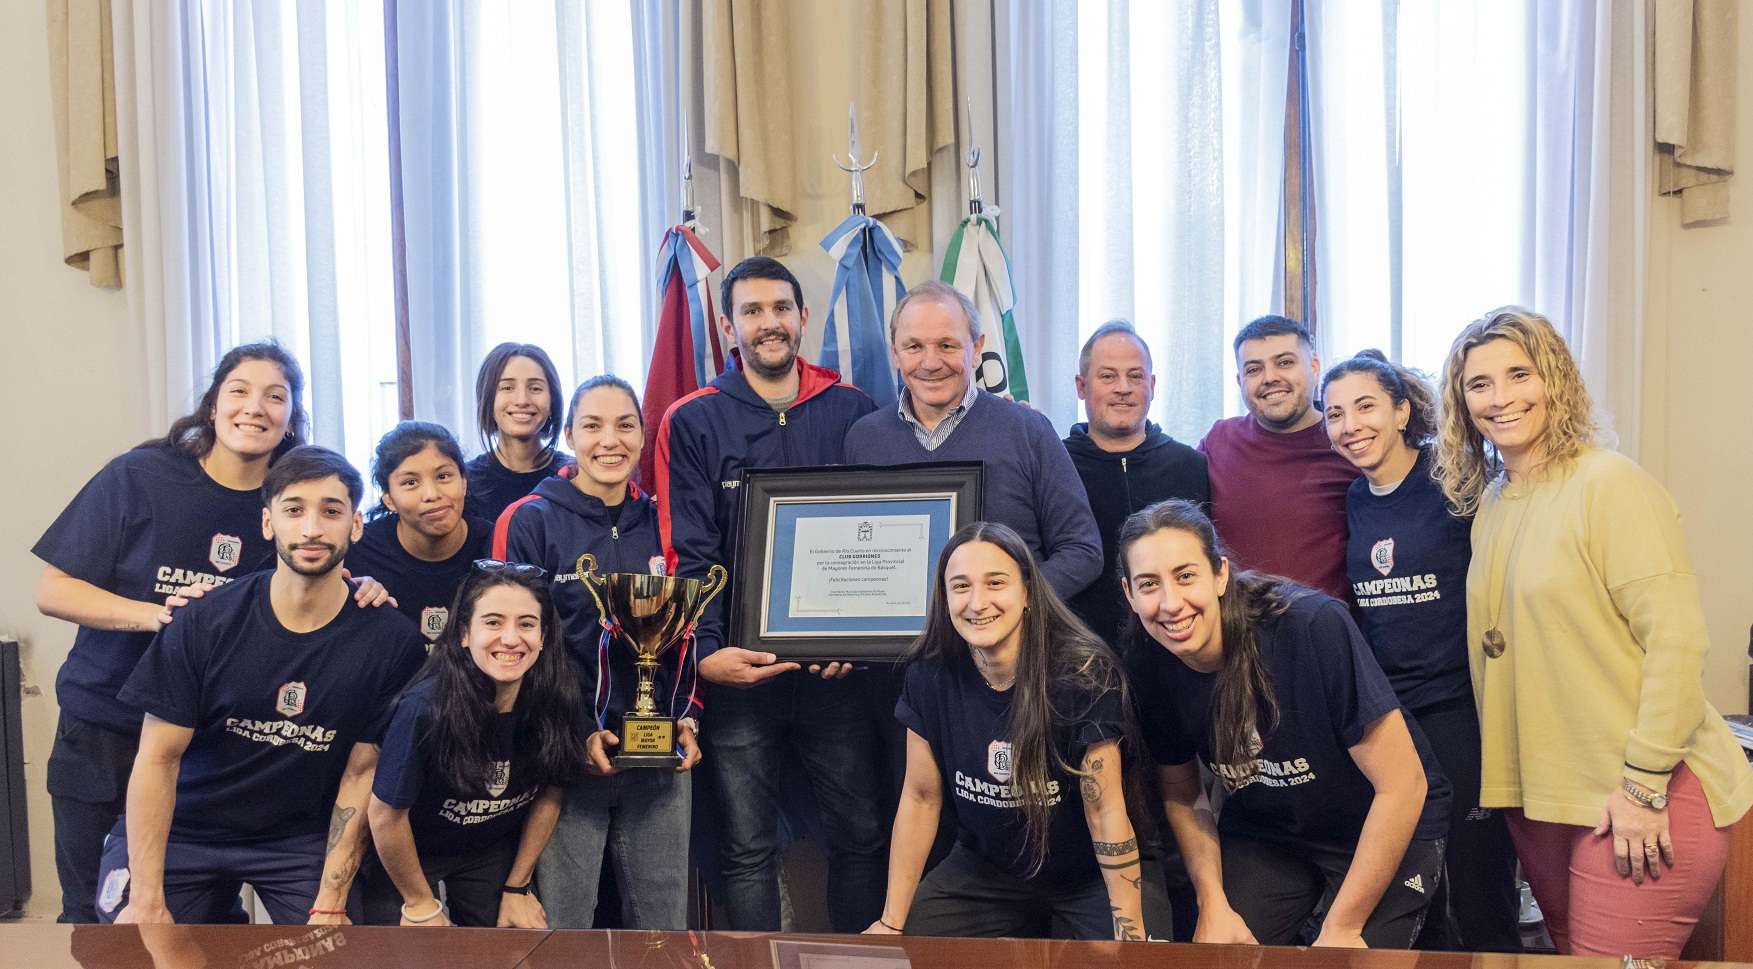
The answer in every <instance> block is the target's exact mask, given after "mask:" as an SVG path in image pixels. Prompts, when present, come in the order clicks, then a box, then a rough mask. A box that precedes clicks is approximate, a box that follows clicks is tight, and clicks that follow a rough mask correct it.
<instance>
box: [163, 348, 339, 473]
mask: <svg viewBox="0 0 1753 969" xmlns="http://www.w3.org/2000/svg"><path fill="white" fill-rule="evenodd" d="M248 360H265V361H267V362H268V363H271V364H273V365H274V366H276V367H279V368H280V375H281V376H282V377H285V378H286V397H287V401H286V406H287V409H288V410H287V415H286V436H285V437H284V438H281V440H280V443H279V444H277V445H275V446H274V453H273V455H272V457H271V459H270V460H278V459H279V457H280V456H281V455H282V454H285V453H286V452H287V451H290V450H292V449H293V448H295V447H298V446H299V445H300V444H303V443H304V442H305V440H306V439H307V438H309V437H310V417H309V416H308V415H306V414H305V412H304V371H303V370H302V369H300V368H299V366H298V358H297V357H294V356H293V355H292V352H291V351H290V350H287V349H286V348H285V347H283V346H281V345H280V344H279V343H278V342H276V341H274V340H263V341H261V342H259V343H244V344H240V345H238V346H235V347H232V348H231V349H230V350H228V351H226V353H225V356H223V357H220V358H219V364H218V365H217V366H215V367H214V368H213V379H212V380H210V381H208V383H207V390H206V392H204V393H203V394H201V402H200V403H199V404H196V405H195V410H194V413H191V414H188V415H185V416H183V417H180V418H178V419H177V421H176V423H174V424H172V425H171V426H170V430H168V431H166V432H164V436H163V437H155V438H153V439H152V440H150V441H146V442H144V443H142V444H140V445H139V446H140V447H143V448H144V447H169V448H176V449H177V450H179V451H182V452H184V453H185V454H188V455H191V456H193V457H196V458H204V457H206V456H207V454H208V452H210V451H212V450H213V444H214V442H215V441H217V440H218V432H217V431H215V430H214V429H213V412H214V410H215V409H217V408H218V406H219V389H220V388H221V387H223V386H225V381H226V380H227V379H228V378H230V377H231V372H232V371H233V370H236V369H237V368H238V367H239V366H240V365H241V364H243V363H244V362H245V361H248Z"/></svg>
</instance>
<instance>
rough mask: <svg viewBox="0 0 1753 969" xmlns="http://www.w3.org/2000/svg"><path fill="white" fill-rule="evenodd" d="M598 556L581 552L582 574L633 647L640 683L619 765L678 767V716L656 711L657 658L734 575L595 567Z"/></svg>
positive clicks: (625, 721) (625, 722)
mask: <svg viewBox="0 0 1753 969" xmlns="http://www.w3.org/2000/svg"><path fill="white" fill-rule="evenodd" d="M596 569H597V560H596V556H594V555H592V554H590V553H589V552H586V553H584V554H583V555H580V556H579V557H578V577H579V578H580V579H581V580H583V581H584V587H585V588H586V589H588V590H590V597H591V598H592V599H593V600H595V601H596V606H597V612H598V613H599V614H601V615H602V616H603V618H605V619H607V620H608V621H609V622H610V623H611V624H612V625H613V626H614V627H615V629H616V631H617V632H619V633H620V639H621V641H622V642H624V643H626V644H627V647H628V648H629V649H631V650H633V656H634V661H635V665H634V671H635V673H636V675H637V676H638V678H639V687H638V690H637V692H636V693H635V694H634V697H633V710H632V712H630V713H628V714H626V715H625V716H624V717H622V720H621V746H620V747H619V748H618V749H617V750H616V752H615V755H614V760H615V764H616V765H617V766H621V767H674V766H675V765H676V754H675V744H676V718H675V717H671V716H665V715H663V714H660V713H658V712H657V697H656V689H655V687H654V685H653V684H654V683H655V681H656V677H657V658H658V657H659V656H662V655H663V654H664V653H666V652H668V651H669V649H670V647H672V646H674V645H675V644H676V643H677V642H679V641H680V640H681V638H682V634H683V633H685V632H687V631H688V629H689V627H691V626H693V625H694V623H695V622H697V621H699V619H700V616H701V614H702V613H704V612H705V611H706V606H707V604H708V603H710V602H712V600H713V598H715V597H716V596H717V595H718V594H719V593H720V592H722V591H724V586H725V582H726V581H727V580H728V579H729V577H730V575H729V573H728V572H726V571H725V568H724V566H722V565H714V566H713V567H712V568H711V569H710V570H709V571H708V572H707V573H706V576H707V577H706V578H705V579H683V578H678V577H676V576H673V575H646V574H643V573H639V572H610V573H608V574H607V575H603V574H599V573H598V572H597V570H596Z"/></svg>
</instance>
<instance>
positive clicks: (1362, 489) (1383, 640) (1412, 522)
mask: <svg viewBox="0 0 1753 969" xmlns="http://www.w3.org/2000/svg"><path fill="white" fill-rule="evenodd" d="M1321 400H1322V401H1324V402H1325V408H1326V414H1325V417H1326V423H1327V437H1328V439H1329V440H1330V441H1332V443H1333V450H1334V451H1336V452H1338V453H1339V454H1340V456H1342V457H1344V458H1345V459H1346V460H1347V461H1350V462H1351V463H1352V465H1354V466H1355V467H1356V468H1357V469H1358V470H1359V471H1362V472H1363V477H1361V478H1358V479H1357V480H1356V481H1353V482H1352V483H1351V490H1350V492H1349V493H1348V494H1347V495H1346V498H1345V513H1346V521H1347V524H1348V531H1349V534H1350V538H1349V539H1348V542H1347V545H1346V554H1345V565H1346V572H1347V577H1348V578H1349V579H1350V581H1351V591H1352V598H1353V600H1354V601H1355V602H1356V603H1357V611H1356V613H1355V615H1356V616H1357V619H1358V626H1359V627H1360V628H1361V629H1362V630H1363V633H1364V636H1365V637H1366V638H1368V640H1369V643H1370V647H1371V649H1372V650H1373V651H1374V652H1375V656H1376V659H1377V660H1378V661H1379V662H1380V663H1381V666H1382V672H1383V673H1386V674H1387V676H1388V682H1389V683H1390V684H1392V685H1393V687H1394V692H1395V693H1396V694H1398V695H1399V697H1400V702H1401V703H1403V704H1405V705H1406V709H1407V711H1408V712H1410V713H1411V714H1412V717H1413V719H1414V720H1416V721H1417V722H1418V725H1419V726H1420V727H1421V728H1423V730H1424V735H1425V737H1426V738H1427V739H1428V740H1429V741H1430V746H1431V752H1432V753H1434V754H1435V755H1436V759H1437V762H1438V763H1439V764H1440V765H1441V766H1442V769H1443V773H1444V774H1446V775H1447V776H1448V778H1449V783H1450V784H1451V786H1452V787H1453V789H1454V801H1453V802H1452V804H1451V805H1450V810H1449V832H1448V850H1447V851H1446V852H1445V855H1446V858H1447V867H1446V869H1445V870H1446V873H1447V875H1448V878H1447V879H1446V880H1445V881H1444V882H1443V884H1442V886H1441V889H1440V890H1439V891H1438V892H1437V893H1436V895H1435V897H1436V899H1437V901H1436V902H1434V903H1433V904H1432V909H1431V915H1430V917H1429V918H1427V919H1426V922H1425V928H1424V932H1423V934H1422V935H1420V936H1419V939H1418V945H1419V948H1429V949H1456V948H1459V949H1472V950H1490V951H1496V952H1519V951H1521V948H1522V941H1521V932H1520V928H1519V926H1518V925H1517V922H1516V915H1517V903H1518V897H1517V893H1516V852H1515V848H1514V846H1513V845H1512V844H1511V843H1510V836H1509V829H1508V828H1506V827H1505V826H1504V820H1503V813H1502V812H1501V811H1481V810H1477V809H1478V807H1479V714H1478V711H1477V710H1476V709H1475V708H1474V706H1473V684H1472V681H1471V679H1470V677H1469V675H1468V672H1467V595H1466V588H1467V563H1468V561H1469V560H1470V559H1471V558H1472V555H1473V546H1472V542H1471V541H1470V539H1469V538H1468V533H1469V532H1470V531H1471V530H1472V527H1473V520H1472V519H1471V518H1468V517H1461V516H1457V515H1455V514H1453V513H1452V512H1450V510H1449V506H1448V501H1447V500H1446V499H1444V497H1443V490H1442V487H1441V486H1440V485H1438V484H1437V483H1436V481H1435V480H1433V479H1432V478H1431V469H1432V467H1434V464H1435V462H1434V456H1433V454H1432V452H1433V451H1434V450H1435V448H1434V447H1433V445H1432V440H1433V439H1434V437H1435V436H1436V419H1437V411H1436V400H1435V395H1434V392H1433V391H1432V390H1431V388H1430V385H1428V384H1426V383H1425V382H1424V379H1423V378H1422V377H1420V376H1419V375H1418V374H1416V373H1414V372H1413V371H1411V370H1408V369H1406V368H1405V367H1400V366H1396V365H1394V364H1392V363H1389V362H1388V359H1387V358H1386V357H1385V356H1383V355H1382V353H1381V351H1379V350H1365V351H1363V352H1362V353H1359V354H1358V355H1357V356H1355V357H1353V358H1351V359H1350V360H1346V361H1344V362H1342V363H1340V364H1339V365H1338V366H1336V367H1333V368H1331V369H1329V370H1328V371H1327V372H1326V373H1325V374H1323V375H1322V378H1321ZM1445 916H1446V917H1445ZM1451 923H1452V924H1451Z"/></svg>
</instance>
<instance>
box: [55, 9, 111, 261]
mask: <svg viewBox="0 0 1753 969" xmlns="http://www.w3.org/2000/svg"><path fill="white" fill-rule="evenodd" d="M47 2H48V7H49V75H50V77H49V81H50V90H51V96H52V97H53V99H54V114H55V148H56V157H57V159H58V161H59V168H60V176H61V180H60V184H61V245H62V251H63V255H64V257H65V259H66V261H67V265H69V266H72V267H74V268H75V269H84V270H86V271H87V272H88V273H89V276H90V279H91V284H92V285H93V286H102V287H106V288H110V289H114V288H117V287H119V286H121V285H122V273H121V258H120V250H121V248H122V203H121V192H120V188H119V172H120V169H119V167H118V165H117V163H116V155H117V152H116V74H115V62H114V60H113V59H112V58H111V56H110V5H109V2H108V0H47Z"/></svg>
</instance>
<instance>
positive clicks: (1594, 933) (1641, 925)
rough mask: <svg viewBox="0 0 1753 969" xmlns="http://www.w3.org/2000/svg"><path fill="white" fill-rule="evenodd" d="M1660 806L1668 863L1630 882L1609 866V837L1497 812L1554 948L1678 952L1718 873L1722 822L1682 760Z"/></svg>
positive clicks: (1655, 954)
mask: <svg viewBox="0 0 1753 969" xmlns="http://www.w3.org/2000/svg"><path fill="white" fill-rule="evenodd" d="M1614 796H1615V797H1618V796H1619V795H1617V794H1615V795H1614ZM1667 813H1668V833H1669V836H1670V837H1671V838H1673V841H1674V861H1675V863H1674V867H1673V868H1669V867H1667V866H1666V865H1662V869H1661V871H1662V877H1661V878H1659V879H1650V878H1645V879H1644V882H1643V884H1642V885H1637V884H1633V883H1632V881H1631V879H1630V878H1621V877H1620V875H1619V870H1618V869H1617V868H1616V867H1615V866H1614V861H1613V839H1612V837H1611V836H1609V837H1604V838H1597V837H1595V835H1594V831H1593V829H1591V828H1584V827H1578V826H1576V825H1572V824H1555V823H1552V822H1550V821H1530V820H1528V818H1527V817H1525V816H1524V815H1523V814H1522V812H1521V810H1519V809H1510V810H1507V811H1505V812H1504V817H1505V819H1506V820H1507V821H1508V822H1509V829H1510V838H1511V839H1512V840H1514V841H1515V843H1516V855H1517V856H1518V857H1519V858H1521V861H1522V870H1523V872H1524V873H1525V874H1526V875H1527V877H1528V885H1529V887H1531V888H1532V889H1533V890H1534V899H1535V900H1536V901H1538V902H1539V903H1540V910H1541V911H1542V912H1543V913H1545V915H1546V930H1547V931H1548V932H1550V933H1551V934H1552V942H1553V944H1554V945H1556V946H1557V947H1558V951H1559V952H1560V953H1562V954H1564V955H1579V956H1580V955H1604V956H1622V955H1631V956H1637V957H1640V958H1659V959H1677V958H1679V957H1680V950H1681V949H1682V948H1684V947H1685V946H1686V940H1687V939H1688V938H1690V937H1691V935H1692V929H1693V927H1694V926H1695V925H1697V924H1698V914H1699V913H1700V912H1701V911H1703V910H1704V905H1705V903H1706V902H1708V901H1710V896H1711V892H1713V891H1715V890H1716V884H1717V880H1718V879H1720V878H1721V877H1722V874H1723V866H1724V864H1726V863H1727V861H1728V857H1729V829H1728V828H1718V827H1716V826H1715V824H1713V823H1712V821H1711V817H1710V805H1709V804H1708V803H1707V802H1706V801H1705V797H1704V788H1703V787H1702V786H1700V785H1699V783H1698V778H1697V777H1695V776H1693V774H1692V772H1691V771H1689V770H1687V769H1686V765H1684V764H1681V765H1680V766H1679V767H1676V768H1675V769H1674V776H1673V778H1672V779H1671V780H1670V782H1669V784H1668V809H1667ZM1634 847H1635V846H1634ZM1658 864H1659V862H1658Z"/></svg>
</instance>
